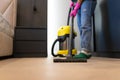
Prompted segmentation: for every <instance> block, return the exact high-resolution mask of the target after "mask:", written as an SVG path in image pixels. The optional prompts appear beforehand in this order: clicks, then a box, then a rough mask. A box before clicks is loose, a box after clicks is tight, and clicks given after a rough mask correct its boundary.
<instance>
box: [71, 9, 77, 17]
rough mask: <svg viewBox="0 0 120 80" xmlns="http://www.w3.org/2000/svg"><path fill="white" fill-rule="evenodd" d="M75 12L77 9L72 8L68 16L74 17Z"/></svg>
mask: <svg viewBox="0 0 120 80" xmlns="http://www.w3.org/2000/svg"><path fill="white" fill-rule="evenodd" d="M77 12H78V10H76V9H74V10H73V11H71V13H70V16H71V17H75V16H76V14H77Z"/></svg>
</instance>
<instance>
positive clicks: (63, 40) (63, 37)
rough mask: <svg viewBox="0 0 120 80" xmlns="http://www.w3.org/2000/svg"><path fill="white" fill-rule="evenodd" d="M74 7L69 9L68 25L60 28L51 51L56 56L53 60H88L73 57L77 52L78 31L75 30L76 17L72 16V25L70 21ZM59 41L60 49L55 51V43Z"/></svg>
mask: <svg viewBox="0 0 120 80" xmlns="http://www.w3.org/2000/svg"><path fill="white" fill-rule="evenodd" d="M73 9H74V7H72V8H70V9H69V13H68V19H67V26H61V27H60V28H59V30H58V38H57V39H56V40H55V41H54V42H53V45H52V49H51V53H52V55H53V57H54V59H53V62H87V59H82V58H80V59H76V58H73V56H74V55H76V54H77V50H76V49H75V45H74V44H75V37H76V36H77V33H76V32H75V31H74V17H71V26H70V25H69V22H70V13H71V10H73ZM57 42H59V51H57V53H54V47H55V44H56V43H57Z"/></svg>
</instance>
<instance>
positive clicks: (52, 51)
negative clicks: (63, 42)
mask: <svg viewBox="0 0 120 80" xmlns="http://www.w3.org/2000/svg"><path fill="white" fill-rule="evenodd" d="M58 41H60V39H56V40H55V41H54V43H53V45H52V50H51V53H52V55H53V56H54V57H57V56H58V55H57V54H55V53H54V46H55V44H56V43H57V42H58Z"/></svg>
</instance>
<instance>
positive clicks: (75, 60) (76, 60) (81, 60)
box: [53, 58, 87, 63]
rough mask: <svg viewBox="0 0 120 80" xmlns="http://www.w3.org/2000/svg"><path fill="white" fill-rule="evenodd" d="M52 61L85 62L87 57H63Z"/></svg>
mask: <svg viewBox="0 0 120 80" xmlns="http://www.w3.org/2000/svg"><path fill="white" fill-rule="evenodd" d="M53 62H56V63H64V62H65V63H66V62H76V63H79V62H87V59H82V58H81V59H75V58H64V59H57V58H56V59H54V60H53Z"/></svg>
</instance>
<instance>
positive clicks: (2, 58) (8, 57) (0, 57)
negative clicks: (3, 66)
mask: <svg viewBox="0 0 120 80" xmlns="http://www.w3.org/2000/svg"><path fill="white" fill-rule="evenodd" d="M13 57H14V56H13V55H10V56H0V60H5V59H10V58H13Z"/></svg>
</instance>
